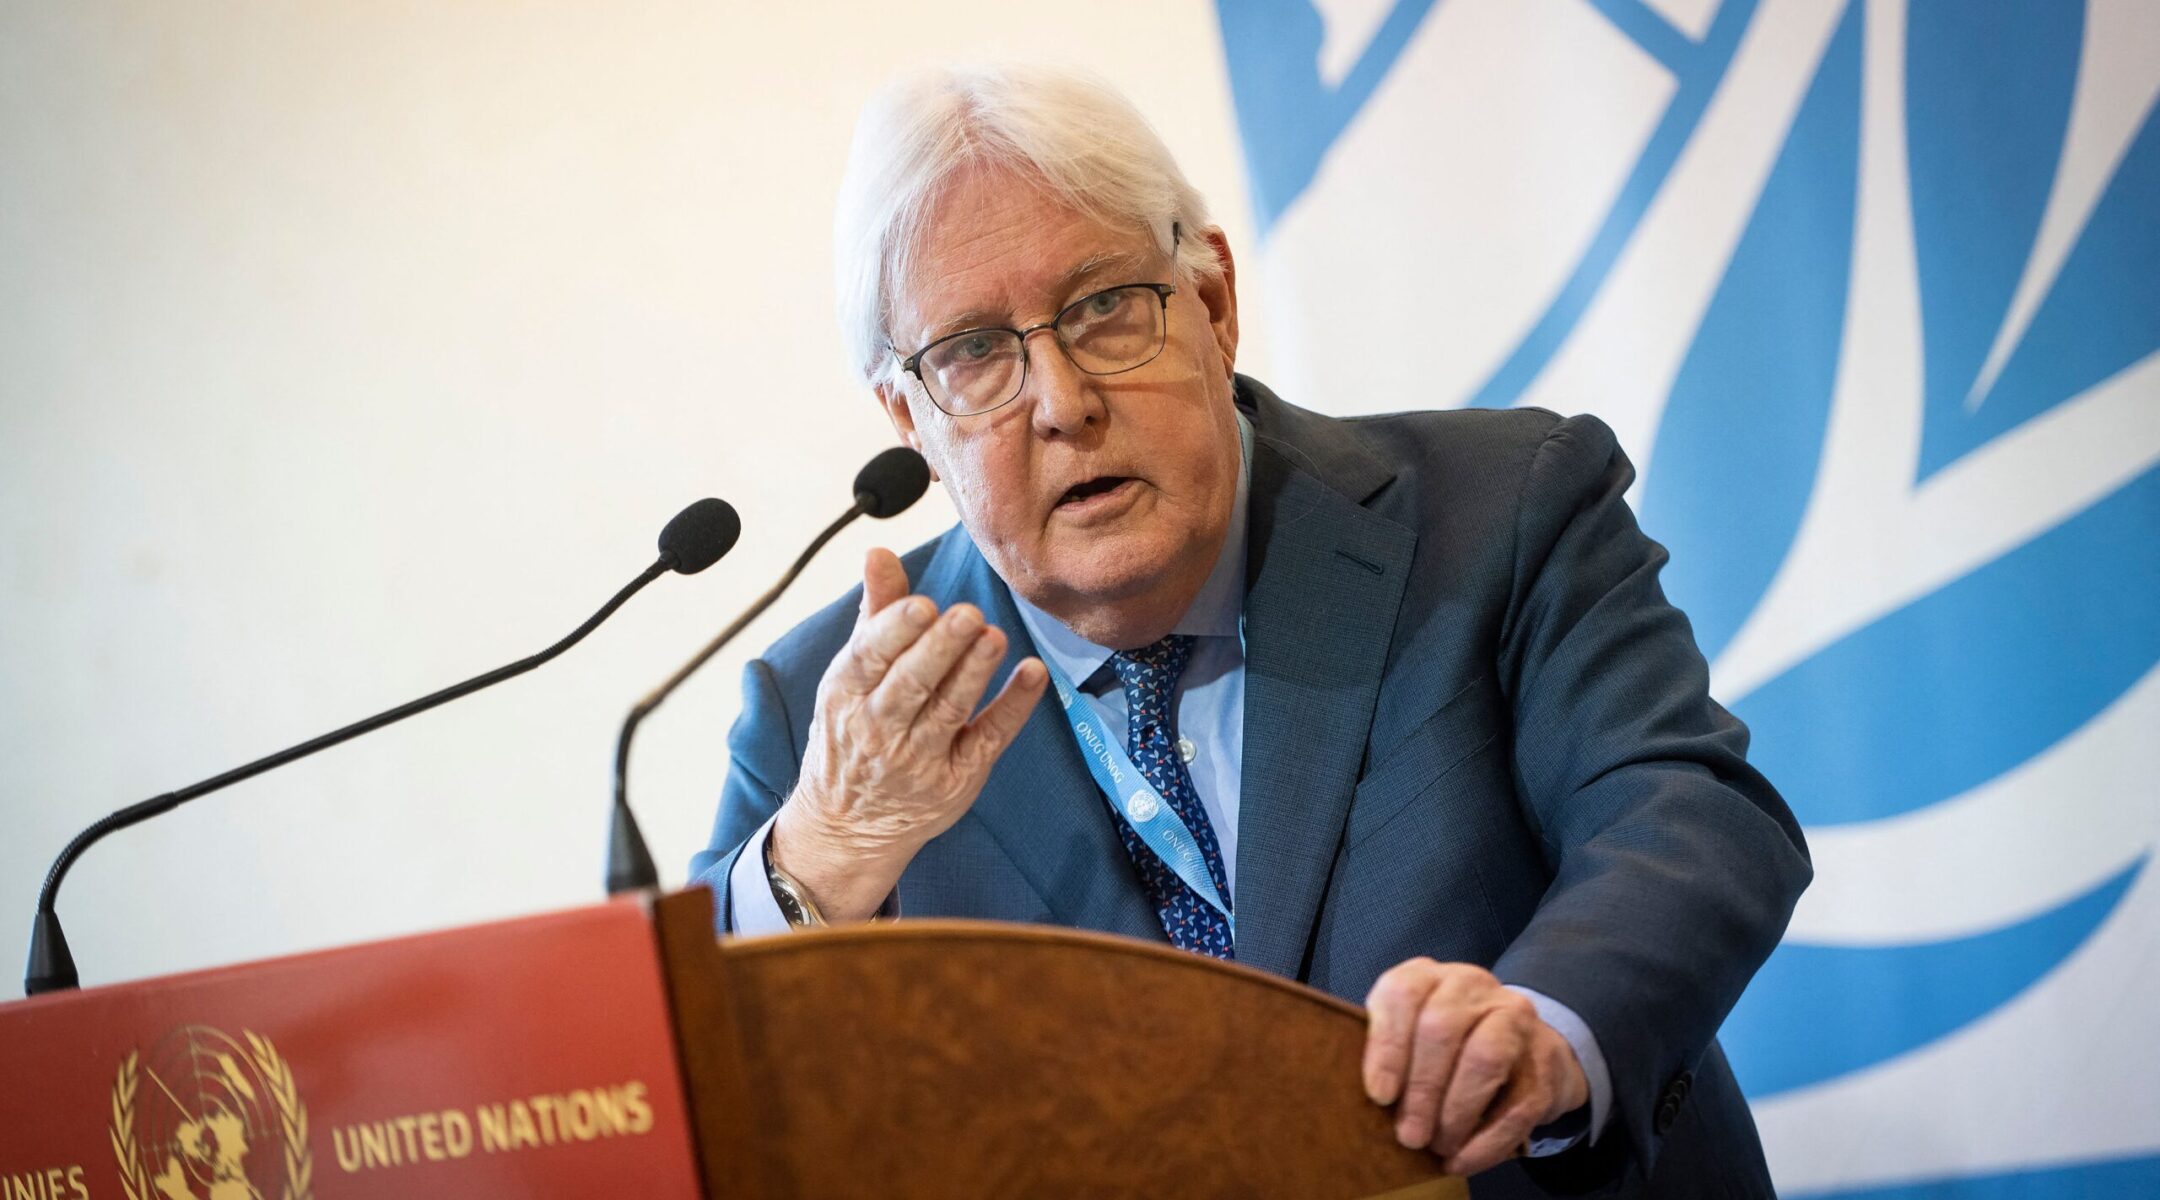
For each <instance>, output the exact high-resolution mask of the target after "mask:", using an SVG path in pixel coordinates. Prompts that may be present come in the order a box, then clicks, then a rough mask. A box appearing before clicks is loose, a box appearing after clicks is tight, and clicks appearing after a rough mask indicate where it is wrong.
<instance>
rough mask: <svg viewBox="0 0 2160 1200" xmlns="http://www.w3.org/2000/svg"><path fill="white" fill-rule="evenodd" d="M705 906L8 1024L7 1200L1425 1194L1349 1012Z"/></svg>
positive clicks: (300, 968)
mask: <svg viewBox="0 0 2160 1200" xmlns="http://www.w3.org/2000/svg"><path fill="white" fill-rule="evenodd" d="M712 928H713V926H712V897H711V894H710V893H709V892H707V891H705V890H703V889H693V890H691V891H686V892H681V893H676V894H673V895H669V896H665V897H662V898H659V899H658V900H656V901H652V902H650V903H645V902H639V901H622V902H616V903H611V904H605V905H598V906H594V907H592V908H587V909H579V910H575V911H572V912H567V913H560V914H553V915H549V916H542V917H533V918H527V919H522V920H516V921H506V922H499V923H496V924H490V925H483V926H476V927H472V928H468V929H460V930H451V931H448V932H444V933H436V934H427V935H422V936H419V937H412V938H402V939H396V940H393V941H387V942H379V943H373V944H369V945H363V946H355V947H349V948H346V949H341V950H332V951H326V952H322V953H318V954H308V955H299V956H295V957H291V958H284V959H276V960H271V961H266V962H262V963H254V964H248V965H244V966H239V967H229V968H222V969H218V970H212V971H203V972H195V973H191V974H187V975H178V976H172V977H168V978H163V979H154V980H147V981H144V982H140V983H131V984H123V985H118V986H113V987H104V988H95V989H90V990H86V991H82V992H77V993H66V994H58V995H51V996H40V997H35V998H32V999H28V1000H21V1001H17V1002H14V1003H11V1004H7V1005H4V1006H0V1077H4V1078H5V1079H6V1080H7V1082H8V1087H7V1089H6V1094H5V1096H0V1196H8V1197H15V1196H27V1197H35V1198H36V1200H76V1198H77V1197H81V1198H83V1200H88V1198H89V1197H106V1196H126V1197H129V1200H181V1198H182V1197H201V1198H202V1200H244V1198H247V1197H257V1196H259V1197H262V1198H263V1200H311V1198H314V1197H321V1198H323V1200H335V1198H338V1197H363V1196H367V1197H372V1196H400V1197H404V1196H414V1197H419V1196H445V1197H450V1196H455V1197H493V1196H503V1197H558V1196H560V1197H588V1196H603V1195H605V1196H640V1197H698V1196H710V1197H716V1198H717V1197H744V1198H746V1200H795V1198H805V1200H808V1198H824V1197H850V1196H878V1197H900V1198H908V1197H937V1198H939V1200H946V1198H950V1197H973V1196H986V1197H1008V1196H1011V1197H1020V1196H1025V1197H1097V1196H1101V1197H1128V1196H1129V1197H1273V1196H1280V1197H1297V1198H1299V1200H1306V1198H1319V1197H1343V1198H1345V1200H1352V1198H1361V1197H1382V1196H1385V1197H1389V1198H1390V1200H1394V1198H1396V1197H1403V1198H1407V1197H1412V1196H1418V1197H1446V1198H1456V1200H1459V1198H1461V1197H1463V1196H1465V1195H1467V1192H1466V1189H1465V1188H1464V1186H1463V1184H1462V1183H1461V1181H1459V1180H1454V1179H1446V1178H1442V1177H1441V1176H1440V1173H1439V1169H1438V1166H1437V1164H1436V1162H1435V1160H1434V1159H1433V1158H1431V1157H1430V1156H1429V1155H1426V1154H1424V1153H1421V1152H1415V1151H1408V1150H1404V1149H1402V1148H1401V1147H1399V1146H1397V1145H1396V1144H1395V1141H1394V1138H1393V1135H1392V1131H1391V1127H1390V1124H1389V1116H1388V1114H1387V1113H1386V1112H1385V1111H1383V1110H1381V1109H1378V1108H1376V1107H1374V1106H1373V1105H1372V1104H1371V1103H1369V1102H1368V1101H1367V1100H1366V1099H1365V1097H1364V1095H1363V1093H1362V1092H1361V1091H1360V1089H1359V1085H1358V1071H1357V1066H1358V1058H1359V1053H1360V1049H1361V1047H1362V1046H1363V1041H1364V1020H1363V1018H1362V1016H1361V1015H1360V1013H1359V1012H1358V1010H1357V1009H1356V1008H1354V1007H1352V1006H1350V1005H1347V1004H1344V1003H1342V1002H1341V1001H1338V1000H1335V999H1333V998H1331V997H1328V996H1324V995H1322V994H1320V993H1318V992H1315V991H1312V990H1311V989H1308V988H1305V987H1302V986H1299V985H1297V984H1294V983H1291V982H1288V981H1285V980H1281V979H1277V978H1274V977H1272V976H1268V975H1265V974H1262V973H1260V972H1258V971H1254V970H1251V969H1249V968H1244V967H1237V966H1231V965H1226V964H1222V963H1218V962H1215V961H1213V960H1210V959H1206V958H1201V957H1199V956H1195V955H1190V954H1185V953H1182V952H1179V951H1175V950H1172V949H1170V948H1168V947H1161V946H1153V945H1149V944H1146V943H1142V942H1136V941H1131V940H1128V939H1124V938H1117V937H1110V936H1106V935H1101V934H1089V933H1079V932H1074V931H1070V930H1057V929H1047V928H1040V927H1033V926H1016V925H1000V924H990V923H979V922H939V921H919V922H917V921H909V922H900V923H896V924H892V925H883V926H869V927H856V928H851V929H845V930H831V931H820V932H812V933H800V934H794V935H790V936H787V937H778V938H753V939H740V940H728V941H725V942H721V941H716V940H715V939H714V938H713V936H712Z"/></svg>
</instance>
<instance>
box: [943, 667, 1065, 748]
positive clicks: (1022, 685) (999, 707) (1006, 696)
mask: <svg viewBox="0 0 2160 1200" xmlns="http://www.w3.org/2000/svg"><path fill="white" fill-rule="evenodd" d="M1000 653H1002V651H1001V652H1000ZM992 665H993V666H995V665H996V664H995V663H993V664H992ZM1049 682H1050V672H1049V670H1048V669H1046V668H1045V667H1044V666H1043V665H1042V660H1041V659H1036V658H1024V659H1021V660H1020V665H1019V666H1017V667H1014V668H1013V672H1012V674H1011V675H1010V676H1008V677H1007V678H1006V680H1005V686H1004V687H1002V688H1000V689H998V694H997V699H995V700H992V701H991V702H990V704H989V706H988V707H986V708H984V709H983V710H982V712H981V713H980V714H979V715H977V716H976V718H975V719H974V720H973V721H972V722H970V723H969V724H968V726H967V728H965V729H963V730H961V731H960V736H959V738H957V739H956V740H955V741H954V742H953V759H954V761H955V763H956V764H958V765H959V766H960V767H962V768H963V769H965V770H967V771H969V772H971V773H974V774H987V773H988V772H989V770H990V764H992V763H994V762H996V761H997V757H998V755H1000V754H1003V753H1004V752H1005V747H1007V746H1010V745H1012V743H1013V739H1014V738H1016V737H1019V736H1020V728H1021V726H1023V725H1026V724H1027V720H1028V715H1029V714H1030V713H1032V712H1034V711H1035V705H1036V702H1037V701H1040V700H1041V699H1042V694H1043V688H1044V686H1045V685H1047V684H1048V683H1049Z"/></svg>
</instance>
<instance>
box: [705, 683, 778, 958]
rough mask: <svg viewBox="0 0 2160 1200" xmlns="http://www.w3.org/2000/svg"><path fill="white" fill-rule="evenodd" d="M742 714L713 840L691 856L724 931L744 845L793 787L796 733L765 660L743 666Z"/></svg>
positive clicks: (729, 925) (731, 738)
mask: <svg viewBox="0 0 2160 1200" xmlns="http://www.w3.org/2000/svg"><path fill="white" fill-rule="evenodd" d="M742 690H743V699H742V713H741V715H739V716H737V717H736V718H735V725H734V727H733V728H731V729H729V730H728V773H727V782H726V783H725V784H723V785H722V786H721V790H720V811H719V814H718V815H717V816H716V817H714V819H713V833H712V842H711V844H709V845H708V846H706V848H705V849H703V850H701V851H699V852H698V853H697V854H696V855H695V856H693V857H692V858H691V859H690V881H691V882H692V883H702V884H705V885H707V886H709V887H711V888H712V891H713V915H714V919H715V921H716V922H717V923H718V925H719V929H720V932H722V933H730V932H733V930H734V920H733V912H732V909H733V905H732V904H731V903H730V901H731V899H732V897H731V896H730V894H729V887H728V883H729V877H730V875H731V874H732V873H733V871H734V867H735V860H736V859H737V858H738V857H740V856H741V854H742V851H743V847H744V846H746V845H747V844H749V843H750V841H751V839H752V838H753V837H755V836H756V835H757V833H758V832H759V831H760V830H761V829H763V828H764V827H765V823H766V822H767V821H769V820H771V819H772V816H773V814H774V813H776V812H778V811H780V804H781V802H782V801H784V800H786V799H787V794H788V792H789V791H791V790H793V788H794V786H795V774H796V768H797V766H798V764H797V762H796V759H795V731H794V727H793V726H792V725H791V724H790V722H789V720H788V712H787V705H786V703H785V702H784V701H783V700H782V699H781V696H780V688H779V686H778V683H777V681H776V680H775V679H774V678H773V673H772V668H771V667H770V666H768V665H767V664H766V663H765V662H764V660H762V659H757V660H753V661H751V662H750V663H749V664H748V665H747V666H745V667H744V668H743V688H742Z"/></svg>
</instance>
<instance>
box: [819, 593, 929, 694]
mask: <svg viewBox="0 0 2160 1200" xmlns="http://www.w3.org/2000/svg"><path fill="white" fill-rule="evenodd" d="M869 594H870V593H869V590H868V588H867V586H866V587H865V589H864V592H863V595H864V596H865V597H868V596H869ZM936 619H937V605H935V604H932V603H931V602H930V599H929V597H927V596H909V597H908V598H907V599H905V600H900V601H895V602H892V603H888V604H887V605H885V607H884V608H882V609H880V610H879V611H878V612H876V613H875V614H872V615H870V616H866V617H864V618H862V619H861V620H860V621H858V622H857V623H856V626H855V633H854V635H853V636H852V637H850V638H849V639H848V644H847V648H846V649H844V650H842V651H841V652H840V657H839V658H838V659H836V660H835V661H834V668H833V674H832V680H833V682H834V683H835V684H836V685H838V686H839V687H840V688H841V689H842V690H843V691H847V692H850V693H853V694H854V695H857V696H868V695H870V694H871V693H872V692H875V691H876V690H877V688H878V685H879V684H881V683H883V682H884V681H885V675H886V673H887V672H889V671H891V670H892V665H893V663H894V662H896V661H898V660H899V658H900V656H901V655H902V654H904V653H906V652H907V649H908V647H910V646H913V645H914V644H915V642H916V640H917V639H918V638H920V637H922V635H923V631H924V630H927V629H929V628H930V625H931V622H933V621H935V620H936Z"/></svg>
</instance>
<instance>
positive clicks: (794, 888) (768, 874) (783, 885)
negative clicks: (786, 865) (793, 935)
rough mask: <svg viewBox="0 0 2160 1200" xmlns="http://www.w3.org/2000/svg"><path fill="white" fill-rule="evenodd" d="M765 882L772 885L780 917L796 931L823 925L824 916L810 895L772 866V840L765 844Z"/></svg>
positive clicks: (788, 876) (773, 896)
mask: <svg viewBox="0 0 2160 1200" xmlns="http://www.w3.org/2000/svg"><path fill="white" fill-rule="evenodd" d="M765 882H766V883H768V884H770V885H772V898H773V902H774V903H776V904H778V905H779V906H780V915H781V916H783V917H786V918H787V923H788V924H789V925H790V926H793V927H794V928H796V929H802V928H805V927H808V926H813V925H823V924H824V923H825V914H824V913H821V912H819V911H818V906H817V903H816V902H815V901H813V900H811V899H810V893H809V892H807V891H805V890H804V889H803V886H802V885H801V884H799V883H797V882H795V877H794V876H792V875H790V874H788V873H787V872H786V871H783V870H781V869H780V868H779V867H776V866H774V865H773V860H772V840H771V839H770V838H768V839H766V842H765Z"/></svg>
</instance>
